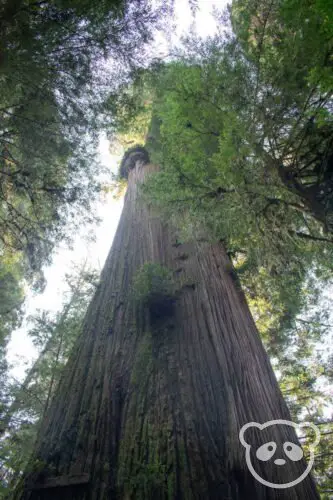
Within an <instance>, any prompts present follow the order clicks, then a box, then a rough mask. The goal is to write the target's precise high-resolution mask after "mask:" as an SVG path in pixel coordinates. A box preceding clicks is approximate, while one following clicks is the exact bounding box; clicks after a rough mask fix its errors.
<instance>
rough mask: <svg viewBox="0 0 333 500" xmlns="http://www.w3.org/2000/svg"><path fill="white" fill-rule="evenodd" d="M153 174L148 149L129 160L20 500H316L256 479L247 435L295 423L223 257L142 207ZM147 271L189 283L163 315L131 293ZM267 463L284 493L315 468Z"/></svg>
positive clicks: (277, 433) (302, 489)
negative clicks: (108, 245)
mask: <svg viewBox="0 0 333 500" xmlns="http://www.w3.org/2000/svg"><path fill="white" fill-rule="evenodd" d="M154 170H156V168H155V167H154V166H153V165H151V164H149V163H147V155H146V154H145V153H144V152H143V151H142V150H141V149H138V150H137V151H133V152H132V154H129V155H127V158H126V159H125V161H124V162H123V173H124V172H127V173H128V178H129V179H128V189H127V194H126V199H125V205H124V210H123V213H122V216H121V219H120V223H119V227H118V230H117V233H116V235H115V239H114V242H113V245H112V249H111V251H110V254H109V257H108V259H107V261H106V264H105V267H104V269H103V272H102V275H101V281H100V285H99V287H98V289H97V292H96V294H95V296H94V299H93V301H92V303H91V304H90V306H89V309H88V312H87V315H86V318H85V321H84V325H83V328H82V334H81V336H80V338H79V339H78V341H77V344H76V347H75V349H74V351H73V353H72V356H71V359H70V361H69V363H68V365H67V368H66V370H65V373H64V375H63V378H62V381H61V383H60V386H59V388H58V391H57V394H56V397H55V398H54V400H53V402H52V404H51V405H50V408H49V411H48V413H47V416H46V417H45V418H44V421H43V423H42V426H41V431H40V434H39V438H38V442H37V445H36V454H35V459H36V458H37V459H38V462H37V465H36V462H34V463H33V464H32V466H33V471H32V472H30V473H29V474H26V476H25V480H24V484H23V493H22V490H21V492H17V494H16V498H22V499H29V500H37V499H40V500H41V499H53V498H54V499H56V498H57V499H58V498H62V499H63V500H73V499H80V500H88V499H89V500H93V499H94V500H101V499H119V500H130V499H138V500H140V499H142V500H143V499H161V500H164V499H168V500H172V499H179V500H180V499H181V500H183V499H184V500H185V499H188V500H190V499H203V500H206V499H216V500H217V499H219V500H227V499H230V500H231V499H232V500H240V499H242V500H243V499H244V500H245V499H246V500H247V499H252V498H253V499H282V498H283V499H299V500H301V499H302V500H308V499H316V498H318V496H317V494H316V491H315V487H314V484H313V482H312V479H311V478H310V477H309V476H308V477H307V478H306V479H304V480H303V481H302V482H301V483H300V484H298V485H297V486H295V487H291V488H288V489H274V488H269V487H267V486H263V485H262V484H261V483H260V482H258V481H257V480H256V479H254V478H253V477H252V475H251V473H250V472H249V470H248V468H247V465H246V461H245V449H244V448H243V446H242V444H241V443H240V441H239V431H240V429H241V427H242V426H243V424H245V423H248V422H251V421H255V422H259V423H264V422H266V421H269V420H273V419H287V420H290V416H289V413H288V410H287V408H286V405H285V403H284V400H283V398H282V395H281V393H280V390H279V387H278V384H277V381H276V379H275V377H274V374H273V371H272V368H271V366H270V364H269V361H268V358H267V355H266V353H265V351H264V348H263V346H262V343H261V341H260V338H259V335H258V332H257V330H256V327H255V324H254V322H253V319H252V317H251V314H250V312H249V309H248V306H247V303H246V300H245V298H244V295H243V293H242V291H241V290H240V288H239V286H238V284H237V281H236V280H235V278H234V274H233V270H232V265H231V262H230V260H229V258H228V256H227V255H226V252H225V250H224V248H223V246H222V245H221V244H211V243H209V242H208V241H204V240H200V241H194V242H190V243H186V244H180V243H179V242H178V241H177V232H176V231H175V230H174V229H173V228H171V227H170V226H169V224H167V223H166V222H164V221H163V220H161V219H160V218H159V217H158V215H157V214H156V213H155V212H154V210H153V209H152V208H151V207H149V206H147V205H145V204H144V203H143V202H142V201H141V199H140V196H139V188H140V184H141V183H142V182H143V180H144V178H145V176H146V175H148V174H149V173H151V172H153V171H154ZM166 189H167V186H166ZM147 262H154V263H158V264H160V265H162V266H166V267H168V268H169V269H172V270H173V274H174V276H175V279H177V281H178V282H179V283H181V285H180V292H179V293H178V296H177V300H176V301H175V303H174V305H173V307H170V308H166V309H167V310H162V311H161V314H160V315H157V314H156V311H155V313H154V314H152V311H151V309H149V307H148V306H144V305H140V304H137V303H136V302H135V301H134V300H133V297H132V294H131V286H132V283H133V277H134V276H135V273H136V272H137V271H138V270H139V269H140V268H141V266H142V265H143V264H144V263H147ZM254 431H255V429H254ZM256 431H257V432H254V434H253V439H254V442H253V447H252V449H253V450H254V451H256V447H258V445H259V443H261V442H264V441H262V438H263V437H264V438H265V439H264V440H265V441H276V442H277V443H278V445H279V444H280V445H282V443H283V442H285V441H292V442H297V440H296V436H295V433H294V429H293V428H292V427H289V426H286V425H278V426H274V427H273V428H271V429H269V430H268V431H267V432H266V431H265V430H263V431H259V430H258V429H257V430H256ZM252 458H253V460H254V461H255V460H256V457H255V456H253V457H252ZM257 462H258V463H256V470H258V471H259V473H260V474H261V475H262V477H263V478H266V480H268V481H270V482H274V483H287V482H289V481H292V480H293V479H295V478H297V477H299V476H300V475H301V473H302V470H303V469H304V467H305V465H304V462H303V461H302V460H300V461H298V462H292V463H290V462H289V463H288V464H287V466H286V467H285V468H284V467H281V466H277V465H274V464H272V463H271V461H268V462H259V461H258V460H257Z"/></svg>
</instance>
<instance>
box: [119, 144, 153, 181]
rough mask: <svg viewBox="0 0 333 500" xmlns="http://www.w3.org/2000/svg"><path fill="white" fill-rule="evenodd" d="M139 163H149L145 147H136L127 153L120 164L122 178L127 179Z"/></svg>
mask: <svg viewBox="0 0 333 500" xmlns="http://www.w3.org/2000/svg"><path fill="white" fill-rule="evenodd" d="M137 161H142V162H143V164H144V165H146V164H147V163H149V154H148V151H147V150H146V149H145V148H144V147H143V146H134V147H132V148H130V149H128V150H127V151H126V153H125V154H124V157H123V159H122V160H121V163H120V171H119V173H120V177H121V178H124V179H127V178H128V174H129V171H130V170H132V169H133V168H134V167H135V164H136V162H137Z"/></svg>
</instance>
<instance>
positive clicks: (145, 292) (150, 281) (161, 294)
mask: <svg viewBox="0 0 333 500" xmlns="http://www.w3.org/2000/svg"><path fill="white" fill-rule="evenodd" d="M176 292H177V287H176V283H175V281H174V278H173V274H172V272H171V271H170V270H169V269H168V268H166V267H163V266H160V265H159V264H156V263H153V262H147V263H146V264H144V265H143V266H142V267H141V268H140V269H139V270H138V271H137V273H136V274H135V276H134V279H133V284H132V294H133V297H134V299H135V300H136V301H138V302H141V303H143V304H145V305H147V306H149V307H150V308H151V309H153V310H155V309H161V308H163V307H167V306H168V305H169V304H170V303H172V302H173V301H174V300H175V298H176Z"/></svg>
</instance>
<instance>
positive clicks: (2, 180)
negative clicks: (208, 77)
mask: <svg viewBox="0 0 333 500" xmlns="http://www.w3.org/2000/svg"><path fill="white" fill-rule="evenodd" d="M171 4H172V2H156V3H155V4H154V6H152V5H151V3H150V2H149V1H147V2H146V1H143V2H140V5H139V4H138V3H137V2H135V1H123V0H103V1H102V2H87V1H86V0H75V1H74V2H73V1H68V0H57V1H48V0H46V1H43V2H33V1H30V0H3V1H1V2H0V18H1V26H0V39H1V43H0V45H1V47H0V268H1V270H0V276H1V278H0V279H1V286H2V287H3V288H4V289H6V293H8V300H7V302H4V310H2V308H1V309H0V342H2V341H3V339H4V338H5V334H4V333H3V330H4V329H6V331H7V330H8V329H10V328H11V327H10V326H9V325H10V324H11V325H13V321H14V322H15V315H16V316H18V315H19V309H20V305H21V302H22V299H23V297H22V290H23V280H25V282H26V284H28V285H30V286H33V287H34V288H35V289H36V290H41V289H42V288H43V286H44V280H43V274H42V269H43V266H44V265H45V264H49V263H50V261H51V257H52V250H53V249H54V247H55V246H57V245H59V243H62V244H68V243H70V242H71V241H72V238H73V235H74V234H76V232H77V230H78V228H79V226H80V225H82V224H83V223H84V224H85V226H89V225H90V224H95V223H96V222H97V217H96V216H95V210H94V202H95V200H96V199H97V198H98V196H99V194H100V190H101V185H100V184H101V183H100V179H101V173H103V172H102V168H101V165H100V164H99V162H98V160H97V158H98V149H97V146H98V139H99V133H100V131H101V130H103V131H104V132H107V133H108V132H110V131H111V130H112V129H113V117H112V116H111V114H110V111H112V102H113V100H116V96H117V90H118V89H120V88H121V87H122V85H124V83H127V82H128V81H130V80H131V78H132V76H133V74H134V73H135V71H136V70H138V69H139V68H140V67H142V65H145V64H146V60H147V59H146V57H147V53H146V47H147V45H148V42H149V41H150V40H151V39H152V36H153V33H154V32H155V31H156V30H158V29H162V28H163V27H165V25H167V23H168V20H169V19H170V17H169V14H170V13H171V11H172V5H171ZM8 263H9V264H8ZM0 293H1V292H0ZM7 306H8V307H7ZM9 309H10V310H11V311H13V312H12V313H9V312H8V313H7V312H6V311H9ZM4 311H5V312H4Z"/></svg>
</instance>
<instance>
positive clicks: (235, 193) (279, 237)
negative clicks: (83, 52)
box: [123, 0, 333, 498]
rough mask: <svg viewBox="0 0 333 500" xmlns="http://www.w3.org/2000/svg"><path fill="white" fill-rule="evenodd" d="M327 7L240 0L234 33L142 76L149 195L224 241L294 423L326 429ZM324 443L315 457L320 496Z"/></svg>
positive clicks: (188, 233) (325, 474) (186, 227)
mask: <svg viewBox="0 0 333 500" xmlns="http://www.w3.org/2000/svg"><path fill="white" fill-rule="evenodd" d="M331 12H332V11H331V10H330V9H329V7H328V6H327V5H326V4H325V2H321V1H310V2H301V1H297V0H296V1H295V2H294V1H292V0H284V1H282V2H278V1H276V2H275V1H273V2H265V1H264V0H263V1H259V2H247V1H244V0H239V1H235V2H233V5H232V7H231V11H230V13H231V19H232V26H233V29H234V32H233V33H231V34H230V33H229V35H228V34H227V35H225V34H224V36H223V37H221V36H220V35H217V36H215V37H214V38H211V39H208V40H206V41H202V40H198V39H195V38H191V39H188V40H187V41H185V44H184V48H183V49H182V50H181V51H180V52H179V53H178V54H177V59H176V60H173V61H172V62H169V63H168V64H159V65H156V64H155V65H154V67H152V68H151V70H150V71H149V72H147V73H146V74H145V75H144V76H143V78H142V85H143V86H144V87H145V89H146V90H145V92H147V88H148V89H150V90H149V92H150V102H151V103H152V104H151V112H152V122H151V126H150V130H149V132H148V134H147V144H146V147H147V149H149V152H150V154H151V158H153V161H154V162H156V163H158V164H159V165H160V171H159V172H157V173H156V174H154V175H151V176H150V178H149V180H148V181H147V182H146V184H145V186H144V195H145V196H146V198H147V199H148V200H149V201H150V202H153V204H154V206H156V207H158V208H159V210H160V212H161V213H162V214H163V215H164V216H165V218H166V219H167V220H171V221H172V222H173V223H174V225H175V226H176V227H178V228H181V229H182V238H185V239H191V238H193V237H196V234H198V233H199V232H200V231H201V230H202V228H204V230H205V233H206V234H207V233H208V234H209V235H210V238H211V239H212V240H222V241H223V243H224V244H225V246H226V248H227V251H228V253H229V255H230V257H231V258H232V260H233V263H234V265H235V268H236V270H237V273H238V276H239V278H240V280H241V283H242V287H243V289H244V291H245V293H246V296H247V299H248V301H249V305H250V307H251V310H252V313H253V315H254V318H255V320H256V322H257V326H258V328H259V330H260V333H261V335H262V338H263V341H264V343H265V346H266V348H267V349H268V352H269V354H270V356H271V360H272V362H273V364H274V368H275V370H276V372H277V374H278V376H279V380H280V384H281V388H282V390H283V392H284V394H285V397H286V399H287V402H288V404H289V407H290V409H291V412H292V416H293V418H294V419H295V420H299V421H301V420H311V421H313V422H314V423H316V422H319V423H320V424H322V423H323V422H326V420H327V412H328V409H329V408H330V407H331V405H332V396H331V393H330V391H329V389H328V387H329V383H330V380H331V379H330V377H331V375H330V373H331V369H330V366H331V365H330V359H331V358H330V357H329V353H330V349H331V347H330V342H329V334H330V331H331V330H332V319H331V315H330V310H331V300H328V301H326V300H325V298H324V297H323V294H322V290H324V289H325V288H326V289H327V288H328V289H331V288H330V287H331V285H332V271H333V268H332V258H333V239H332V237H331V236H330V235H329V234H328V233H329V231H331V230H332V226H331V222H330V220H331V219H330V217H331V215H330V214H331V213H332V206H333V205H332V194H330V193H332V190H331V189H332V181H333V178H332V172H333V168H332V144H333V142H332V141H333V127H332V124H333V121H332V109H331V104H330V103H331V89H332V83H331V81H332V80H331V79H332V64H331V63H332V36H331V35H332V33H331V26H332V25H333V24H332V13H331ZM149 92H148V94H149ZM137 106H138V105H137ZM133 117H135V109H134V108H133V109H132V114H131V115H128V119H129V121H130V120H133ZM123 119H124V116H123ZM131 126H132V125H131V124H130V125H129V128H131ZM165 186H168V189H165ZM321 345H322V346H324V348H322V351H320V349H321ZM325 425H326V424H325ZM327 425H329V424H327ZM331 439H332V435H331V434H330V435H327V439H325V440H324V443H323V448H319V451H318V454H319V456H320V460H319V465H318V468H316V470H315V472H316V477H318V481H319V483H320V485H321V488H322V490H325V488H326V489H329V481H330V474H331V472H330V468H329V466H328V464H329V460H330V457H331V455H330V453H327V447H328V446H329V443H331V442H332V441H331ZM320 446H322V445H320ZM325 450H326V451H325ZM325 485H326V486H325ZM323 495H324V496H323V498H325V494H323ZM326 498H327V495H326Z"/></svg>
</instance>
